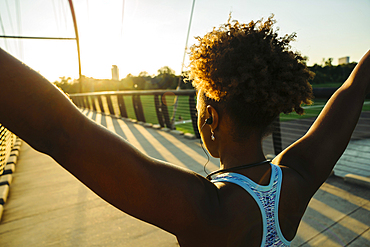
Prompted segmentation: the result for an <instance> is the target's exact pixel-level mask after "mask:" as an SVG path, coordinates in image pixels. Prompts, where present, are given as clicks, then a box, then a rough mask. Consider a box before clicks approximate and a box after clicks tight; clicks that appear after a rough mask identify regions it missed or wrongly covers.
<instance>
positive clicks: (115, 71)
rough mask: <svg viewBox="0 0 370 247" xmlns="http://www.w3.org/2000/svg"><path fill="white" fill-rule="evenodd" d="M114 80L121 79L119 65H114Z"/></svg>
mask: <svg viewBox="0 0 370 247" xmlns="http://www.w3.org/2000/svg"><path fill="white" fill-rule="evenodd" d="M112 80H113V81H118V80H119V73H118V67H117V65H112Z"/></svg>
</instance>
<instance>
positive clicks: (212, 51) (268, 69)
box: [190, 16, 313, 138]
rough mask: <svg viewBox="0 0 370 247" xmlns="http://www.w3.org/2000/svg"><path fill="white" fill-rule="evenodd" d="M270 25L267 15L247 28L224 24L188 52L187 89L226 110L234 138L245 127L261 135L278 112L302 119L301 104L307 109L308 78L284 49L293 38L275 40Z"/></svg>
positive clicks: (299, 59)
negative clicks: (294, 113)
mask: <svg viewBox="0 0 370 247" xmlns="http://www.w3.org/2000/svg"><path fill="white" fill-rule="evenodd" d="M274 23H275V21H274V19H273V16H271V17H269V18H268V19H267V20H266V21H265V22H263V19H261V20H259V21H257V22H253V21H251V22H250V23H249V24H241V23H239V22H238V21H230V19H229V21H228V22H227V23H226V24H223V25H221V26H220V27H219V28H218V29H215V28H214V29H213V31H211V32H209V33H207V34H206V35H205V36H204V37H203V38H201V37H197V39H198V41H199V42H198V44H195V45H193V46H192V47H191V54H190V60H191V63H190V68H191V73H190V76H191V79H192V80H193V85H194V86H195V88H196V89H197V90H198V91H199V90H202V91H203V92H205V96H206V97H207V99H208V100H209V103H210V104H215V105H222V108H224V109H225V110H226V111H227V113H228V114H229V116H230V118H231V119H232V120H233V122H234V123H235V126H234V127H235V129H237V130H238V131H237V132H238V133H237V134H236V135H235V137H236V138H237V137H238V138H243V136H242V135H240V134H241V133H243V132H245V131H243V130H244V129H245V128H253V129H258V130H260V133H261V135H264V134H265V132H266V129H267V127H268V126H269V125H270V124H271V123H272V121H273V120H274V119H275V118H276V117H277V116H278V115H279V114H280V113H281V112H283V113H290V112H292V111H295V112H297V113H298V114H303V108H302V107H301V104H302V103H304V104H311V98H312V87H311V85H310V84H309V83H308V80H309V79H310V78H312V77H313V73H312V72H310V71H309V70H308V69H307V67H306V65H305V63H304V62H305V59H304V58H302V57H301V55H300V54H299V53H296V52H293V51H291V50H290V45H289V43H290V42H291V41H292V40H294V38H295V36H296V35H295V34H294V33H293V34H292V35H285V36H283V37H278V34H277V33H276V31H275V30H273V24H274Z"/></svg>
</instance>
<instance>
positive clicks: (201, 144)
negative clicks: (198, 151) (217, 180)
mask: <svg viewBox="0 0 370 247" xmlns="http://www.w3.org/2000/svg"><path fill="white" fill-rule="evenodd" d="M199 143H200V146H201V147H202V149H203V151H204V153H205V154H206V155H207V162H206V163H205V164H204V165H203V170H204V173H205V174H207V176H208V172H207V170H206V166H207V164H208V162H209V155H208V153H207V151H206V149H205V148H204V146H203V142H202V138H200V141H199Z"/></svg>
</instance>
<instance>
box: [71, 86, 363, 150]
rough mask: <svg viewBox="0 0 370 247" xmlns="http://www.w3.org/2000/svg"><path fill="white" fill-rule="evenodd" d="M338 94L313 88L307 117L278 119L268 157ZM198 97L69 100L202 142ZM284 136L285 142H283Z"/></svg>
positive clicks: (138, 94) (129, 94)
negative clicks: (334, 94)
mask: <svg viewBox="0 0 370 247" xmlns="http://www.w3.org/2000/svg"><path fill="white" fill-rule="evenodd" d="M335 90H336V88H314V89H313V94H314V97H315V98H314V101H315V104H314V105H313V106H306V107H305V108H306V114H305V115H303V116H298V115H296V114H289V115H283V114H282V115H281V116H280V117H279V118H277V119H276V121H275V122H274V131H273V133H272V142H271V143H272V150H269V153H274V154H278V153H280V152H281V151H282V150H283V149H284V148H285V147H287V146H288V145H290V144H291V143H293V142H294V141H296V140H297V139H298V138H300V137H301V136H302V135H303V134H304V133H305V132H306V131H307V130H308V128H309V127H310V126H311V124H312V122H313V121H314V119H315V118H316V117H317V115H318V114H319V113H320V111H321V109H322V108H323V107H324V105H325V103H326V101H327V100H328V99H329V98H330V96H331V95H332V94H333V93H334V92H335ZM175 96H177V97H178V105H177V109H176V111H174V107H175V105H174V99H175ZM195 96H196V93H195V90H179V91H177V90H141V91H139V90H138V91H116V92H112V91H111V92H94V93H81V94H72V95H70V98H71V99H72V101H73V102H74V103H75V104H76V105H77V106H78V107H80V108H87V109H90V110H93V111H97V112H101V113H103V114H109V115H115V116H117V117H123V118H131V119H136V120H137V121H141V122H148V123H152V124H159V125H160V126H161V127H167V128H170V129H173V128H176V129H178V130H184V131H186V132H190V133H193V134H195V136H196V137H198V138H199V137H200V136H199V132H198V127H197V111H196V97H195ZM369 103H370V102H369ZM369 107H370V105H369ZM369 110H370V108H369V109H368V111H369ZM174 112H176V115H175V116H174V115H173V113H174ZM172 119H175V121H174V122H175V125H174V126H173V125H172V124H171V120H172ZM360 120H361V119H360ZM364 121H366V119H365V118H364V117H362V120H361V121H360V123H359V125H360V129H361V122H364ZM362 127H363V125H362ZM362 129H364V128H362ZM365 129H366V130H364V131H365V132H364V131H361V133H360V135H361V136H364V135H365V136H366V135H367V133H370V131H368V130H367V127H366V128H365ZM282 133H283V135H284V138H282Z"/></svg>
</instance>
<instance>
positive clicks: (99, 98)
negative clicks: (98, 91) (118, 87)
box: [98, 95, 105, 113]
mask: <svg viewBox="0 0 370 247" xmlns="http://www.w3.org/2000/svg"><path fill="white" fill-rule="evenodd" d="M101 97H102V95H99V96H98V102H99V107H100V111H101V113H105V112H104V106H103V101H102V99H101Z"/></svg>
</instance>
